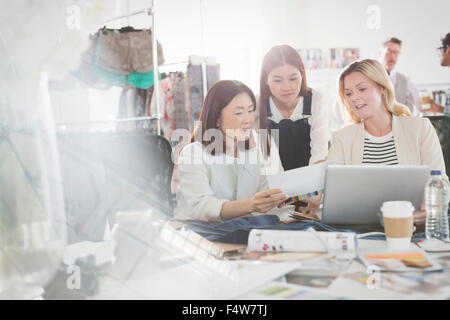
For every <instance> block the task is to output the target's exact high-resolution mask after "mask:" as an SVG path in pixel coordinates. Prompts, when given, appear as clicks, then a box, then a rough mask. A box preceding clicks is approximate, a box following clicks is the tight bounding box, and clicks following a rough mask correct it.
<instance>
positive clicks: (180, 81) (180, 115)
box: [171, 72, 191, 130]
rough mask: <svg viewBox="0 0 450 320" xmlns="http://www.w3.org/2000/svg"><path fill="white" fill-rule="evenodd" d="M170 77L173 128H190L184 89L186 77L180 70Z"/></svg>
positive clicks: (185, 87)
mask: <svg viewBox="0 0 450 320" xmlns="http://www.w3.org/2000/svg"><path fill="white" fill-rule="evenodd" d="M171 77H172V92H173V103H174V107H175V111H174V129H187V130H190V129H191V128H190V127H189V123H190V114H189V113H188V108H187V107H188V106H189V104H188V103H186V97H187V94H186V89H187V81H186V77H185V76H184V74H183V73H181V72H176V73H174V74H172V75H171Z"/></svg>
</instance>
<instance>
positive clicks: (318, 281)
mask: <svg viewBox="0 0 450 320" xmlns="http://www.w3.org/2000/svg"><path fill="white" fill-rule="evenodd" d="M336 279H337V275H321V274H287V275H286V282H288V283H293V284H297V285H299V286H305V287H311V288H317V289H326V288H328V287H329V286H330V285H331V284H332V283H333V282H334V280H336Z"/></svg>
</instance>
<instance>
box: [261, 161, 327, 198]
mask: <svg viewBox="0 0 450 320" xmlns="http://www.w3.org/2000/svg"><path fill="white" fill-rule="evenodd" d="M328 164H329V163H328V162H322V163H319V164H314V165H312V166H307V167H303V168H298V169H292V170H288V171H285V172H283V173H280V174H275V175H271V176H267V182H268V184H269V188H270V189H276V188H280V189H281V190H282V191H283V193H284V194H286V195H287V196H288V197H295V196H298V195H305V194H308V193H311V192H315V191H320V190H323V188H324V185H325V172H326V168H327V166H328Z"/></svg>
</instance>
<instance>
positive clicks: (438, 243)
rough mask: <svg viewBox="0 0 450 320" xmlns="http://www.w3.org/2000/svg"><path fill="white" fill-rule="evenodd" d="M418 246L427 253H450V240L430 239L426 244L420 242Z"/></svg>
mask: <svg viewBox="0 0 450 320" xmlns="http://www.w3.org/2000/svg"><path fill="white" fill-rule="evenodd" d="M417 246H419V247H420V248H422V249H423V250H425V251H426V252H436V253H438V252H450V239H445V240H440V239H434V238H433V239H428V240H425V241H424V242H418V243H417Z"/></svg>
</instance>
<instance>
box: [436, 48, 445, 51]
mask: <svg viewBox="0 0 450 320" xmlns="http://www.w3.org/2000/svg"><path fill="white" fill-rule="evenodd" d="M444 49H445V47H439V48H436V50H439V51H444Z"/></svg>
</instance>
